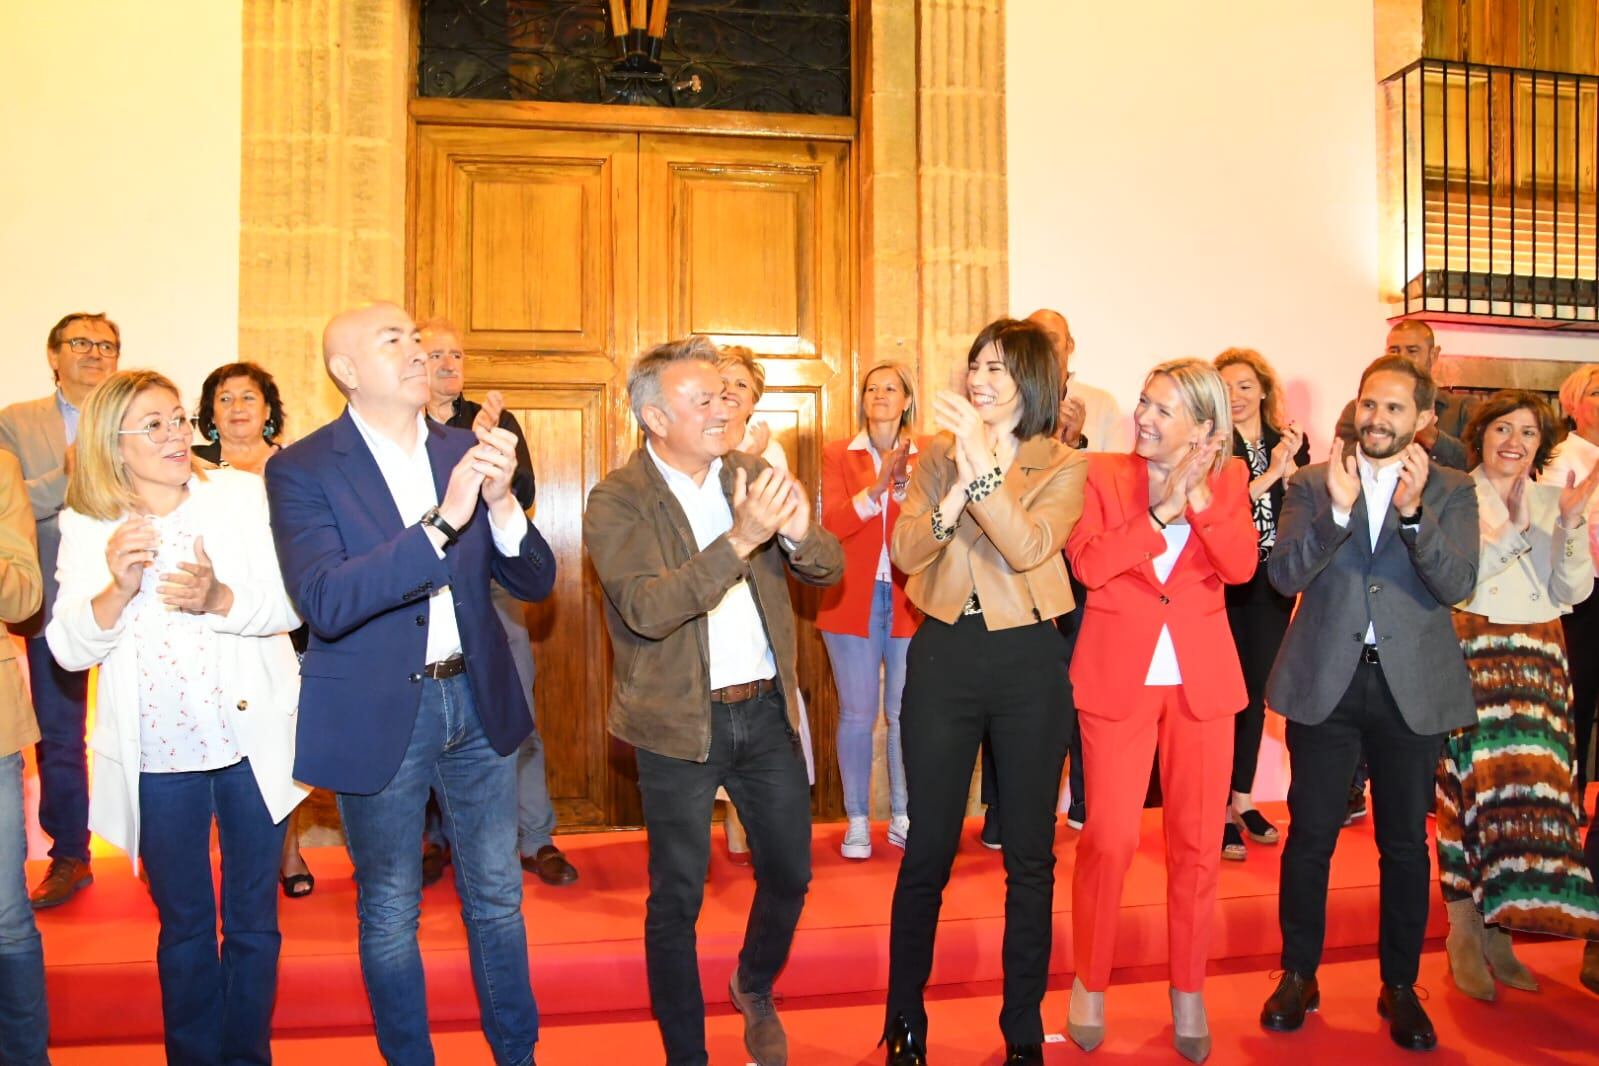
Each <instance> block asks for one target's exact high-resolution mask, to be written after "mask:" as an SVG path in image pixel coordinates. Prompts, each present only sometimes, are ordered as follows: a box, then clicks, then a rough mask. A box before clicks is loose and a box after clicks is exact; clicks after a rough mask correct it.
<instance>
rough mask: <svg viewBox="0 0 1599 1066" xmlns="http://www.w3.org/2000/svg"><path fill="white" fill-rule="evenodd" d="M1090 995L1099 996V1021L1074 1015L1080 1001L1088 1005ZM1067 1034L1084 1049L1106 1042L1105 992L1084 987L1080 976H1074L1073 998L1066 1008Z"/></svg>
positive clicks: (1091, 1048) (1087, 1049)
mask: <svg viewBox="0 0 1599 1066" xmlns="http://www.w3.org/2000/svg"><path fill="white" fill-rule="evenodd" d="M1090 996H1098V997H1099V1021H1097V1022H1079V1021H1077V1020H1076V1019H1075V1018H1073V1017H1072V1016H1073V1015H1074V1014H1075V1013H1077V1005H1078V1004H1079V1003H1082V1004H1084V1005H1086V1004H1088V1003H1089V1002H1090V1000H1089V998H1088V997H1090ZM1066 1035H1067V1036H1068V1037H1070V1038H1071V1041H1072V1043H1074V1044H1076V1045H1077V1046H1078V1047H1080V1048H1082V1049H1083V1050H1084V1051H1093V1050H1094V1049H1095V1048H1097V1047H1098V1046H1099V1045H1100V1044H1102V1043H1104V1042H1105V993H1103V992H1090V991H1089V990H1088V989H1086V988H1084V987H1083V982H1082V979H1081V978H1078V977H1074V978H1072V999H1071V1004H1070V1006H1068V1007H1067V1008H1066Z"/></svg>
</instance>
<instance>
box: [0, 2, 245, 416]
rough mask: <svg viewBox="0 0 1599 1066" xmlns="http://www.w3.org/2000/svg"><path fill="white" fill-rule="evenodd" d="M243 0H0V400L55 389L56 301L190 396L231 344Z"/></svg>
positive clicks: (127, 361)
mask: <svg viewBox="0 0 1599 1066" xmlns="http://www.w3.org/2000/svg"><path fill="white" fill-rule="evenodd" d="M242 10H243V3H242V0H163V2H161V3H128V2H127V0H51V2H50V3H22V2H7V3H0V40H4V41H8V42H10V43H11V45H12V47H10V48H8V49H7V60H8V68H7V72H6V74H7V77H6V86H7V89H6V92H5V93H4V94H0V130H4V131H5V150H6V157H7V158H6V164H5V165H4V166H3V167H0V205H3V207H0V215H3V217H4V223H3V224H0V262H3V263H4V264H5V271H4V278H5V283H4V284H3V285H0V353H3V355H4V358H5V360H6V368H7V372H6V374H5V375H4V376H3V377H0V404H4V403H10V402H13V401H15V400H19V399H27V398H29V397H32V396H40V395H43V394H44V393H46V392H48V391H49V390H50V388H51V384H50V371H49V367H48V366H47V365H46V363H45V354H44V349H45V336H46V334H47V333H48V332H49V329H50V326H51V325H53V324H54V323H55V321H56V320H57V319H58V318H60V317H61V315H62V314H64V313H65V312H67V311H73V310H88V311H104V312H106V313H107V314H109V315H110V316H111V317H112V318H113V319H115V320H116V322H117V323H118V324H119V325H120V326H121V327H122V337H123V354H122V365H123V366H124V367H135V366H150V367H154V368H156V369H159V370H161V371H163V372H164V373H166V374H168V375H169V376H171V377H172V378H174V380H176V381H177V382H178V384H179V385H180V387H182V388H183V389H184V392H185V394H186V396H187V397H188V398H189V400H190V402H191V403H192V402H193V398H194V397H195V395H197V394H198V392H199V387H200V382H201V380H202V379H203V378H204V376H205V374H206V373H207V372H208V371H209V370H211V369H212V368H213V367H215V366H217V365H218V364H220V363H223V362H227V361H230V360H232V359H233V358H234V357H235V356H234V353H235V351H236V348H237V344H238V319H239V313H238V288H239V154H240V152H239V145H240V104H241V93H242V85H241V75H242V64H243V59H242V49H241V33H242V22H241V19H242Z"/></svg>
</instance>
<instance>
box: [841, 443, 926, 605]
mask: <svg viewBox="0 0 1599 1066" xmlns="http://www.w3.org/2000/svg"><path fill="white" fill-rule="evenodd" d="M845 450H846V451H851V452H866V453H867V454H869V455H870V456H871V457H872V473H874V474H877V475H878V476H880V477H881V476H882V473H883V457H882V456H881V455H879V454H878V453H877V445H875V444H873V443H872V438H871V434H869V433H867V432H866V431H865V430H864V429H863V430H861V431H860V432H859V433H857V434H855V439H854V440H852V441H850V442H849V447H848V448H846V449H845ZM910 454H911V455H915V454H916V442H915V441H914V440H913V441H911V448H910ZM888 491H889V492H892V493H893V494H894V499H896V500H898V501H899V502H901V503H904V502H905V490H904V489H899V488H894V487H892V486H890V488H889V490H888ZM884 495H886V493H885V494H884ZM852 502H853V503H854V504H855V513H856V514H857V515H859V516H860V517H861V518H862V520H865V519H869V518H876V517H877V516H878V515H882V517H883V550H882V551H881V552H879V553H878V555H877V580H878V581H893V580H894V564H893V563H891V562H889V559H888V538H889V528H888V504H887V503H886V502H884V500H883V498H882V497H881V496H880V497H878V498H877V499H875V500H874V499H872V493H871V488H870V486H868V487H867V488H864V489H862V490H861V491H859V492H857V493H856V494H855V497H854V500H853V501H852Z"/></svg>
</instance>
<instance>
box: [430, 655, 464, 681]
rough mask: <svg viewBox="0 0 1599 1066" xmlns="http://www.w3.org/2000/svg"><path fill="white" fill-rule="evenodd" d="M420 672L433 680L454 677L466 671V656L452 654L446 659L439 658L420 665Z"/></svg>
mask: <svg viewBox="0 0 1599 1066" xmlns="http://www.w3.org/2000/svg"><path fill="white" fill-rule="evenodd" d="M422 673H423V674H424V675H425V676H427V677H431V678H432V679H433V680H435V681H443V680H444V679H445V678H448V677H456V676H458V675H460V674H464V673H466V657H465V656H464V655H452V656H450V657H449V658H448V659H440V660H439V661H438V662H436V663H428V664H427V665H426V666H424V667H422Z"/></svg>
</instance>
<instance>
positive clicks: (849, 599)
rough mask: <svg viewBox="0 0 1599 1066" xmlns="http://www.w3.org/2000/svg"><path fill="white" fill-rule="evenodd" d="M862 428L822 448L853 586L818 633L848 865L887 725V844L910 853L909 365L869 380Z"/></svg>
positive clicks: (864, 846) (829, 598) (859, 853)
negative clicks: (894, 540) (896, 551)
mask: <svg viewBox="0 0 1599 1066" xmlns="http://www.w3.org/2000/svg"><path fill="white" fill-rule="evenodd" d="M858 408H859V409H858V413H859V415H860V424H861V431H860V432H859V433H858V434H856V435H855V437H854V438H853V439H851V440H836V441H834V442H833V443H831V444H829V445H828V446H827V447H826V448H825V449H823V451H822V525H823V526H825V527H826V528H827V530H828V532H830V533H832V534H833V535H834V536H836V537H837V538H838V539H839V542H840V543H842V544H843V545H844V580H843V581H840V582H839V583H838V584H836V585H834V586H832V587H831V588H828V589H826V590H824V591H823V593H822V605H821V608H820V609H819V610H818V611H817V612H816V628H817V629H819V630H821V631H822V640H823V641H824V642H825V643H826V644H827V658H828V660H829V661H830V662H831V663H832V664H833V680H834V681H835V682H836V683H837V685H838V776H839V778H840V779H841V780H842V782H843V785H844V813H845V814H846V815H847V816H848V817H849V827H848V829H846V830H845V833H844V843H843V845H842V846H841V847H840V849H839V850H840V851H841V852H842V853H843V855H844V858H846V859H869V858H871V855H872V834H871V826H870V823H869V822H868V821H867V818H868V814H869V810H870V807H871V793H872V731H873V729H874V728H875V727H876V725H877V712H878V708H879V707H881V708H882V711H883V716H884V717H885V718H887V719H888V745H887V748H888V750H887V757H886V761H887V763H888V794H889V815H890V817H889V823H888V842H889V843H890V844H892V845H894V846H895V847H898V848H903V847H904V846H905V834H906V833H908V832H910V824H911V820H910V818H909V816H908V815H907V814H906V813H905V806H906V793H905V762H904V756H903V755H902V754H901V748H900V738H899V706H900V697H901V695H902V694H903V693H904V690H905V650H906V648H907V647H909V646H910V642H911V637H912V636H914V635H915V633H916V623H917V621H918V620H919V619H920V618H921V613H920V612H919V611H917V610H916V608H915V607H913V606H912V605H911V603H910V601H909V600H907V599H906V598H905V574H904V573H903V572H902V571H900V570H899V569H898V568H897V567H895V566H894V565H893V564H892V563H891V562H889V558H888V542H889V537H890V534H891V533H892V531H893V529H894V522H895V521H896V520H897V519H898V518H899V505H900V501H901V500H903V499H904V498H905V488H906V486H907V485H908V484H909V482H910V476H911V462H912V457H913V456H915V454H916V442H915V441H914V440H912V439H911V425H912V424H913V423H914V422H915V419H916V389H915V385H914V384H913V381H912V378H911V372H910V370H909V368H907V367H905V366H904V365H902V364H900V363H894V362H883V363H878V364H877V365H876V366H874V367H872V369H870V370H868V371H867V372H866V377H865V378H863V379H862V380H861V397H860V404H859V405H858Z"/></svg>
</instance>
